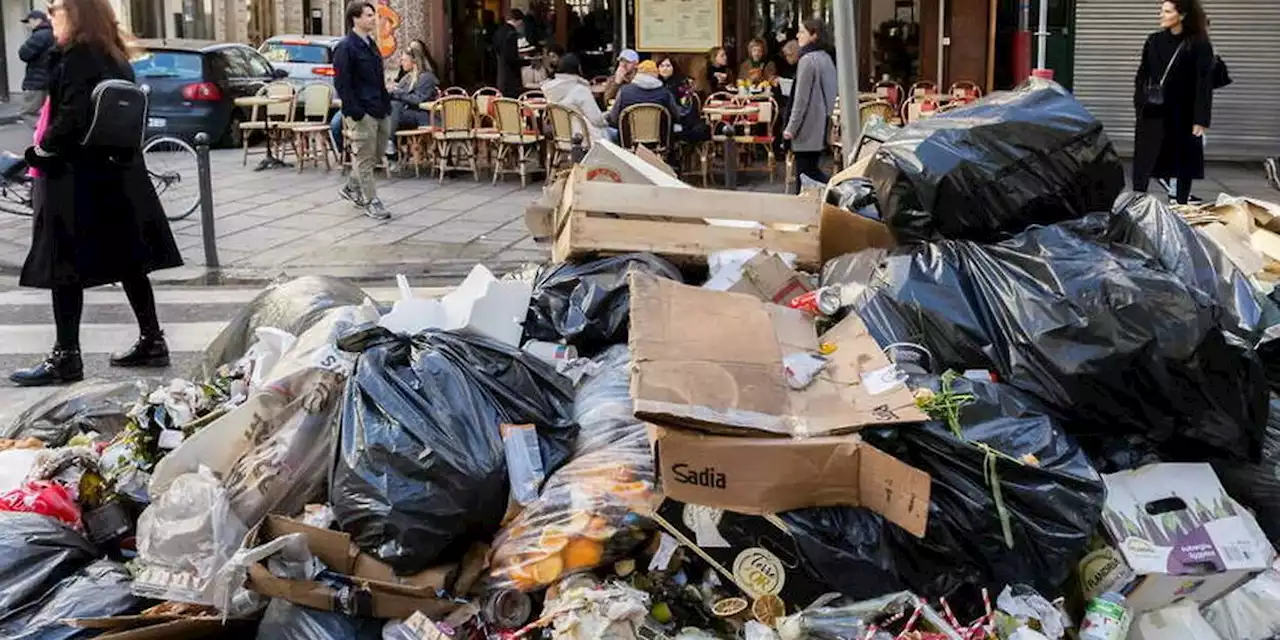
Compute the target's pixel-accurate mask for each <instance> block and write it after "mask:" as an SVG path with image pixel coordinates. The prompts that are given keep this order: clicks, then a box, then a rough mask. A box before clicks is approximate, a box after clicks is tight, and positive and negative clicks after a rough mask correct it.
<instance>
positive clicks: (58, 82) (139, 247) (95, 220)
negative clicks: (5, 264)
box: [9, 0, 182, 386]
mask: <svg viewBox="0 0 1280 640" xmlns="http://www.w3.org/2000/svg"><path fill="white" fill-rule="evenodd" d="M49 17H50V19H51V21H52V22H53V35H54V40H55V41H56V43H57V45H56V46H57V49H56V51H55V52H54V55H53V59H52V60H51V64H50V79H49V106H48V112H49V122H48V128H47V130H45V131H44V132H43V135H42V136H40V138H39V139H38V140H36V141H35V145H34V146H32V147H30V148H28V149H27V153H26V158H27V162H28V163H29V164H30V165H31V166H32V167H33V168H34V169H35V170H37V171H38V172H39V174H40V177H38V178H36V180H35V184H34V187H33V190H34V191H33V200H34V201H35V217H34V225H33V231H32V241H31V251H30V253H29V254H28V255H27V260H26V263H25V264H24V265H23V267H22V276H21V279H20V281H19V284H21V285H22V286H25V287H36V288H40V289H50V290H51V291H52V292H53V319H54V324H55V325H56V327H57V342H55V343H54V347H53V352H52V353H51V354H50V355H49V357H48V358H46V359H45V360H44V362H41V363H39V364H37V365H35V366H33V367H31V368H29V369H24V370H21V371H15V372H14V373H13V374H11V375H10V376H9V379H10V380H11V381H12V382H14V383H15V384H18V385H21V386H43V385H51V384H63V383H67V382H75V381H78V380H81V379H83V378H84V363H83V361H82V359H81V357H80V316H81V313H82V311H83V309H84V290H85V288H87V287H96V286H99V285H104V284H108V283H112V282H119V283H121V284H122V285H123V287H124V292H125V295H126V296H127V297H128V298H129V305H130V306H131V307H132V308H133V312H134V315H136V316H137V318H138V327H139V328H140V330H141V338H140V339H139V340H138V342H137V343H136V344H134V345H133V347H132V348H130V349H128V350H127V351H124V352H122V353H117V354H113V355H112V356H111V364H112V366H118V367H166V366H168V365H169V350H168V347H167V346H166V345H165V340H164V333H163V332H162V331H161V330H160V321H159V319H158V317H157V315H156V303H155V294H154V293H153V291H152V289H151V281H150V280H149V279H148V276H147V274H149V273H150V272H152V271H155V270H157V269H168V268H171V267H178V266H181V265H182V254H181V253H179V251H178V246H177V244H176V243H175V242H174V239H173V233H172V232H171V231H170V229H169V221H168V220H167V219H166V218H165V215H164V208H163V207H162V206H161V204H160V200H159V198H157V197H156V192H155V188H154V187H153V186H152V185H151V180H150V178H148V176H147V173H146V168H145V167H144V166H143V164H142V154H141V148H140V147H141V143H142V136H143V133H144V130H145V126H144V125H145V123H144V122H143V121H142V120H143V118H145V111H144V112H142V114H141V116H142V117H135V116H136V115H137V114H136V113H134V112H130V111H122V110H121V109H123V107H122V106H121V105H123V104H124V103H123V102H121V101H120V100H115V99H112V100H94V97H95V96H94V90H95V89H96V88H98V86H99V83H102V82H103V81H105V80H112V79H118V80H126V81H129V82H132V81H133V80H134V75H133V68H132V67H131V66H130V64H129V54H128V51H127V49H126V45H125V42H124V39H123V38H122V37H121V34H120V32H119V30H118V28H117V26H116V16H115V13H114V12H113V11H112V10H111V7H110V6H109V5H108V4H107V0H53V3H52V4H50V5H49ZM138 95H140V94H138ZM104 128H107V129H109V131H108V132H106V133H103V131H101V130H102V129H104ZM107 139H109V140H112V141H118V140H128V141H129V142H128V143H110V144H99V143H98V142H97V141H98V140H107ZM134 140H136V143H134V142H133V141H134Z"/></svg>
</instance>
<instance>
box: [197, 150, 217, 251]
mask: <svg viewBox="0 0 1280 640" xmlns="http://www.w3.org/2000/svg"><path fill="white" fill-rule="evenodd" d="M196 171H197V173H198V174H199V177H200V228H201V234H202V235H203V237H204V264H205V268H206V269H217V268H218V266H219V263H218V235H217V234H216V233H214V228H213V174H212V172H211V171H210V169H209V135H208V134H206V133H204V132H200V133H197V134H196Z"/></svg>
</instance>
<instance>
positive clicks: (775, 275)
mask: <svg viewBox="0 0 1280 640" xmlns="http://www.w3.org/2000/svg"><path fill="white" fill-rule="evenodd" d="M703 287H704V288H712V289H714V288H716V287H714V286H713V285H712V284H711V283H710V282H708V283H707V284H704V285H703ZM723 290H724V291H733V292H734V293H745V294H747V295H752V296H755V297H757V298H759V299H761V300H764V301H766V302H772V303H774V304H781V305H785V304H787V303H788V302H791V301H792V300H794V299H796V298H798V297H800V296H802V295H804V294H806V293H808V292H810V291H812V290H813V287H811V286H810V285H809V278H808V277H806V276H805V275H804V274H802V273H800V272H799V271H796V270H795V269H792V268H791V267H789V266H787V263H786V262H784V261H783V260H782V258H781V257H779V256H778V254H776V253H772V252H769V251H761V252H759V253H757V254H756V255H755V256H753V257H752V258H751V259H750V260H748V261H747V262H746V263H745V264H743V265H742V272H741V274H739V277H738V280H737V282H734V283H733V284H732V285H730V286H728V288H725V289H723Z"/></svg>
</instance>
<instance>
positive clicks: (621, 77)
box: [604, 49, 640, 104]
mask: <svg viewBox="0 0 1280 640" xmlns="http://www.w3.org/2000/svg"><path fill="white" fill-rule="evenodd" d="M638 64H640V54H638V53H636V52H635V51H632V50H631V49H623V50H622V53H620V54H618V68H617V69H615V70H614V72H613V75H611V76H609V81H608V82H606V83H605V85H604V103H605V104H609V102H610V101H611V100H613V99H614V98H616V97H618V90H619V89H621V88H622V87H623V85H625V84H627V83H628V82H631V79H632V78H634V77H635V75H636V65H638Z"/></svg>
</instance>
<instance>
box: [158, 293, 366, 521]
mask: <svg viewBox="0 0 1280 640" xmlns="http://www.w3.org/2000/svg"><path fill="white" fill-rule="evenodd" d="M376 319H377V314H376V313H375V312H374V310H373V309H372V308H370V307H365V306H361V307H341V308H338V309H330V310H328V311H326V312H324V314H323V317H322V318H321V319H320V320H319V321H317V322H316V323H315V324H314V325H312V327H311V328H310V329H308V330H307V331H306V332H304V333H303V334H302V335H301V336H299V337H298V339H297V341H296V342H294V343H293V346H292V348H290V349H289V350H288V351H286V352H284V353H283V354H281V355H280V357H279V358H278V360H277V361H276V363H275V364H274V365H273V366H272V367H271V369H270V371H268V372H266V374H265V377H266V379H267V380H266V382H265V383H264V384H263V385H262V386H261V387H260V388H258V389H256V390H254V391H253V393H252V394H251V395H250V396H249V398H248V400H246V401H245V402H244V404H242V405H240V406H239V407H236V408H235V409H233V410H232V411H230V412H229V413H227V414H226V415H224V416H222V417H221V418H218V419H217V420H215V421H214V422H213V423H211V424H209V425H208V426H206V427H205V428H203V429H201V430H200V431H198V432H196V433H195V435H193V436H191V437H190V438H188V439H187V440H186V441H185V442H184V443H183V444H182V446H181V447H179V448H178V449H177V450H175V451H174V452H173V453H171V454H169V455H168V456H166V457H165V458H164V459H163V460H161V461H160V463H159V464H158V465H156V469H155V472H154V473H153V474H152V479H151V484H150V487H149V488H150V492H151V495H153V496H154V495H159V494H161V493H163V492H164V491H165V490H166V489H167V488H168V486H169V483H170V482H172V481H173V479H174V478H175V477H177V476H179V475H180V474H183V473H191V472H193V471H195V470H197V469H198V468H199V467H200V466H202V465H203V466H207V467H209V468H210V469H212V470H213V471H214V472H216V473H218V474H220V475H221V476H222V477H223V478H224V485H225V486H226V488H227V492H228V496H229V499H230V501H231V505H232V508H233V510H234V511H235V514H236V516H237V517H238V518H239V519H240V521H241V522H243V523H245V524H246V525H247V526H253V525H255V524H257V523H258V522H259V521H260V520H262V518H264V517H266V515H267V513H269V512H271V511H272V510H277V511H279V512H281V513H296V512H298V511H300V510H302V508H303V507H304V506H306V503H307V501H308V500H309V499H310V498H311V497H313V496H314V495H317V494H319V493H320V492H321V491H322V490H323V488H324V484H325V482H326V480H327V476H328V470H329V461H330V460H331V458H332V451H333V443H334V434H335V433H336V429H334V428H333V427H334V422H335V420H336V419H337V410H338V408H339V406H340V404H341V403H340V400H341V399H342V391H343V385H344V384H345V380H346V376H347V375H349V374H350V372H351V369H352V367H353V366H354V362H355V356H354V355H352V354H349V353H346V352H343V351H339V350H338V349H337V347H336V346H335V343H336V341H337V339H338V336H340V335H342V334H344V333H346V332H348V331H350V330H352V329H353V328H355V327H357V326H360V325H362V324H364V323H368V322H372V321H375V320H376Z"/></svg>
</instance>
